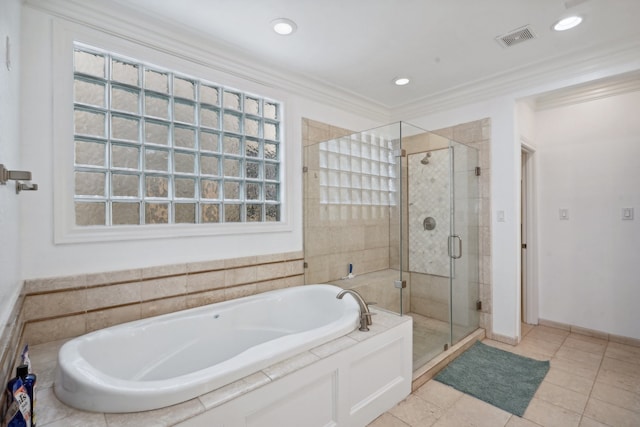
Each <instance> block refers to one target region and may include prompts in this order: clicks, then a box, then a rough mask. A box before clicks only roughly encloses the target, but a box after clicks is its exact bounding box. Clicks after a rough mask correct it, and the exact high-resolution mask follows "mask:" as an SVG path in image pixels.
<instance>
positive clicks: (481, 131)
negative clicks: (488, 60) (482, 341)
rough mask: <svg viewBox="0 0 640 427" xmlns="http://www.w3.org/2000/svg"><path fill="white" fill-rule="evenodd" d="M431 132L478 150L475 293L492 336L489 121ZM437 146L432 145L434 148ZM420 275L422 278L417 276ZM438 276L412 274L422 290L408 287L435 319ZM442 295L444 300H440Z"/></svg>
mask: <svg viewBox="0 0 640 427" xmlns="http://www.w3.org/2000/svg"><path fill="white" fill-rule="evenodd" d="M432 132H433V133H434V134H437V135H440V136H443V137H445V138H450V139H452V140H454V141H457V142H460V143H463V144H466V145H469V146H471V147H473V148H476V149H477V150H478V154H479V165H480V168H481V175H480V182H479V203H478V204H477V205H478V210H479V212H478V224H479V228H478V239H479V244H478V250H479V254H478V268H479V275H478V280H479V282H480V283H479V284H478V295H479V299H480V301H482V310H481V312H480V327H481V328H484V329H485V331H486V335H487V337H489V338H492V337H493V331H492V324H493V323H492V290H491V120H490V119H488V118H487V119H482V120H477V121H473V122H469V123H463V124H459V125H456V126H452V127H448V128H444V129H438V130H434V131H432ZM437 148H439V147H437V146H436V147H434V148H433V149H437ZM420 276H422V277H420ZM443 279H444V278H442V277H437V276H430V275H418V274H412V282H416V281H419V282H424V283H425V284H426V285H427V286H426V287H424V288H423V289H425V293H424V294H422V293H421V292H420V291H419V290H418V289H419V288H421V287H420V286H414V289H413V290H412V298H415V299H414V300H412V303H413V302H414V301H418V300H420V299H421V298H422V299H425V298H426V299H430V301H429V304H430V306H429V307H428V308H427V310H428V311H429V312H430V313H431V316H433V317H436V318H437V316H436V315H437V314H439V313H443V306H444V303H445V302H446V303H447V304H448V299H449V296H448V280H446V279H445V280H443ZM444 298H446V300H445V299H444Z"/></svg>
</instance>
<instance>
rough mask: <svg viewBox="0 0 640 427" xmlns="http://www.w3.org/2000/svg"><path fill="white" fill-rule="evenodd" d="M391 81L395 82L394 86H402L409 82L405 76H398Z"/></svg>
mask: <svg viewBox="0 0 640 427" xmlns="http://www.w3.org/2000/svg"><path fill="white" fill-rule="evenodd" d="M393 82H394V83H395V84H396V86H404V85H407V84H409V79H408V78H407V77H398V78H397V79H395V80H394V81H393Z"/></svg>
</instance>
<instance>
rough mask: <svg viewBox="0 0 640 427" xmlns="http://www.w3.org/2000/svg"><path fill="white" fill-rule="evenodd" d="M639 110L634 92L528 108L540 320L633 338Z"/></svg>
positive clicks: (639, 249) (638, 316) (639, 245)
mask: <svg viewBox="0 0 640 427" xmlns="http://www.w3.org/2000/svg"><path fill="white" fill-rule="evenodd" d="M639 110H640V92H632V93H628V94H625V95H619V96H615V97H609V98H605V99H600V100H595V101H590V102H585V103H580V104H575V105H570V106H565V107H559V108H554V109H550V110H545V111H540V112H538V113H537V115H536V137H535V138H536V141H537V143H538V150H537V152H536V155H537V156H538V166H539V169H538V171H539V175H538V189H539V192H538V194H539V199H538V203H539V206H538V212H539V233H540V234H539V236H540V248H541V250H540V260H539V263H540V270H539V295H540V318H543V319H547V320H553V321H557V322H562V323H567V324H572V325H577V326H581V327H585V328H589V329H595V330H600V331H604V332H608V333H612V334H618V335H623V336H628V337H634V338H640V327H639V326H638V325H640V310H638V307H637V304H638V301H640V286H638V283H640V262H639V261H640V165H639V163H638V162H639V159H640V121H639V120H638V111H639ZM623 207H634V208H635V219H634V220H633V221H623V220H621V210H622V208H623ZM560 208H564V209H568V210H569V220H566V221H561V220H560V219H559V209H560Z"/></svg>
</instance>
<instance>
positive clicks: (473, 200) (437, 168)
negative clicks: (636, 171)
mask: <svg viewBox="0 0 640 427" xmlns="http://www.w3.org/2000/svg"><path fill="white" fill-rule="evenodd" d="M478 160H479V159H478V151H477V150H476V149H475V148H473V147H470V146H467V145H464V144H461V143H458V142H455V141H453V140H451V139H448V138H445V137H442V136H439V135H436V134H434V133H431V132H428V131H425V130H423V129H420V128H418V127H416V126H413V125H410V124H408V123H404V122H398V123H393V124H390V125H387V126H382V127H379V128H375V129H371V130H367V131H363V132H358V133H354V134H350V135H344V136H341V137H336V138H332V139H327V140H323V141H319V142H315V141H308V143H307V144H305V147H304V168H305V169H304V171H305V172H304V252H305V282H306V283H332V284H335V285H338V286H340V287H342V288H345V289H354V290H356V291H358V292H359V293H360V294H361V295H362V296H363V297H364V298H365V300H367V301H374V302H376V303H377V307H378V308H381V309H384V310H388V311H392V312H395V313H397V314H399V315H410V316H411V317H412V318H413V352H414V355H413V363H414V370H416V369H417V368H419V367H421V366H423V365H424V364H426V363H427V362H428V361H429V360H431V359H432V358H433V357H435V356H436V355H438V354H439V353H441V352H442V351H444V350H445V349H446V348H447V347H448V346H451V345H452V344H455V343H457V342H458V341H460V340H461V339H462V338H464V337H465V336H467V335H468V334H469V333H471V332H473V331H474V330H476V329H477V328H478V324H479V315H478V310H477V301H478V288H479V278H478V274H479V273H478V272H479V250H478V249H479V248H478V246H479V235H478V234H479V220H478V217H479V203H480V199H479V191H478V181H479V178H478V176H477V175H478V171H479V169H477V166H478ZM374 322H375V318H374Z"/></svg>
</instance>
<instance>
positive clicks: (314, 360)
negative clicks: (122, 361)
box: [32, 308, 411, 427]
mask: <svg viewBox="0 0 640 427" xmlns="http://www.w3.org/2000/svg"><path fill="white" fill-rule="evenodd" d="M372 311H374V312H375V313H376V315H375V316H374V321H373V325H372V326H371V330H370V331H369V332H360V331H358V330H357V329H356V330H354V331H353V332H351V333H349V334H348V335H345V336H342V337H340V338H337V339H335V340H333V341H330V342H328V343H326V344H323V345H320V346H318V347H315V348H312V349H311V350H309V351H305V352H303V353H300V354H298V355H296V356H294V357H291V358H290V359H287V360H285V361H283V362H281V363H277V364H275V365H272V366H270V367H268V368H265V369H262V370H261V371H258V372H256V373H254V374H252V375H249V376H247V377H245V378H243V379H241V380H238V381H236V382H234V383H231V384H229V385H227V386H224V387H222V388H220V389H218V390H215V391H212V392H210V393H207V394H205V395H202V396H199V397H198V398H195V399H191V400H189V401H187V402H184V403H181V404H178V405H174V406H170V407H167V408H163V409H158V410H154V411H147V412H138V413H131V414H103V413H93V412H84V411H79V410H76V409H73V408H71V407H68V406H66V405H64V404H63V403H61V402H60V401H59V400H58V399H57V398H56V397H55V394H54V393H53V387H52V385H53V379H54V374H55V369H56V363H57V352H58V350H59V348H60V347H61V346H62V344H64V342H65V341H66V340H60V341H55V342H50V343H46V344H40V345H35V346H33V347H32V362H33V364H34V366H36V367H38V369H39V371H38V382H39V387H40V388H39V390H38V408H39V412H38V417H39V422H38V425H40V426H43V427H44V426H47V427H70V426H83V427H107V426H108V427H116V426H118V427H125V426H126V427H128V426H132V427H133V426H136V427H137V426H142V425H144V426H158V427H160V426H173V425H182V426H185V427H187V426H189V427H196V426H203V427H204V426H206V427H212V426H216V427H217V426H220V425H223V423H224V425H225V426H236V425H245V424H244V423H246V422H247V420H246V419H245V418H246V417H245V414H246V412H245V411H249V412H252V414H251V415H250V416H251V417H253V418H252V419H251V421H253V422H254V423H257V424H252V425H278V426H301V425H304V426H312V425H326V424H327V423H329V422H330V421H331V420H334V421H335V422H336V423H337V424H338V425H354V426H355V425H366V424H367V423H368V422H370V421H372V420H373V419H375V417H377V416H378V415H380V414H382V413H383V412H384V411H386V410H389V409H390V408H392V407H393V406H394V405H395V404H396V403H397V402H399V401H401V400H402V399H403V398H405V397H406V396H407V395H408V394H409V393H410V391H411V354H410V353H411V319H410V318H409V317H400V316H397V315H395V314H391V313H388V312H386V311H384V310H377V309H375V308H373V309H372ZM389 360H394V361H395V362H394V363H393V364H390V363H389ZM347 378H351V380H350V381H351V383H350V384H347V383H346V380H347ZM303 397H304V398H309V397H310V398H312V399H313V400H312V401H311V402H309V401H302V402H301V401H300V399H303ZM279 411H284V413H283V412H279ZM285 414H286V415H285ZM314 417H315V418H316V419H318V420H319V422H317V423H309V420H311V419H312V418H314ZM209 418H210V419H209ZM274 419H275V420H279V422H278V423H277V424H273V422H271V423H269V422H270V421H272V420H274Z"/></svg>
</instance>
